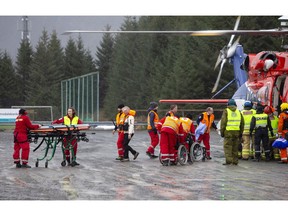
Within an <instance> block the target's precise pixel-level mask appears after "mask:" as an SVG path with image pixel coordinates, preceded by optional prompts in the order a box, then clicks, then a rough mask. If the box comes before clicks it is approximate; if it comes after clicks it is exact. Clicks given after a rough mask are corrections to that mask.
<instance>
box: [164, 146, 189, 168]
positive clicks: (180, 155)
mask: <svg viewBox="0 0 288 216" xmlns="http://www.w3.org/2000/svg"><path fill="white" fill-rule="evenodd" d="M176 150H177V151H176ZM188 159H189V152H188V150H187V148H186V147H185V145H184V144H182V143H177V144H176V145H175V161H174V162H171V161H170V165H177V164H178V163H179V164H180V165H185V164H186V163H187V161H188ZM159 161H160V163H161V164H162V165H163V161H162V158H161V153H159Z"/></svg>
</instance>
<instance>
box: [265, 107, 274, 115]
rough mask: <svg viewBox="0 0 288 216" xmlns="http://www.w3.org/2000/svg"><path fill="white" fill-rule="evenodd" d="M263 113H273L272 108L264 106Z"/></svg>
mask: <svg viewBox="0 0 288 216" xmlns="http://www.w3.org/2000/svg"><path fill="white" fill-rule="evenodd" d="M264 113H266V114H267V115H269V114H271V113H273V108H271V107H270V106H266V107H265V108H264Z"/></svg>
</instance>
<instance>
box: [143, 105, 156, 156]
mask: <svg viewBox="0 0 288 216" xmlns="http://www.w3.org/2000/svg"><path fill="white" fill-rule="evenodd" d="M157 110H158V104H157V103H156V102H151V103H150V107H149V109H148V117H147V130H148V134H149V136H150V140H151V143H150V146H149V147H148V148H147V151H146V154H147V155H148V156H149V157H150V158H151V159H153V158H157V157H158V156H156V155H155V154H154V151H155V148H156V146H157V145H158V144H159V135H158V131H157V124H158V122H159V116H158V113H157Z"/></svg>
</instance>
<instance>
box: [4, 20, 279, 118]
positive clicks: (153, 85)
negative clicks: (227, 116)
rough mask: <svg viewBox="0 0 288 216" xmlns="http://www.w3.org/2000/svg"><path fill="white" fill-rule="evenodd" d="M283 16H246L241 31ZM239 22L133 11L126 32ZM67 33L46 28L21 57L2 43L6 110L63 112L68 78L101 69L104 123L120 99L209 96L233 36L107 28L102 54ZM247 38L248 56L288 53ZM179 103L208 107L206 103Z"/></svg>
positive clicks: (271, 24) (228, 68)
mask: <svg viewBox="0 0 288 216" xmlns="http://www.w3.org/2000/svg"><path fill="white" fill-rule="evenodd" d="M278 18H279V16H275V17H274V16H273V17H272V16H261V17H260V16H245V17H241V21H240V25H239V28H238V29H272V28H277V27H279V20H278ZM235 20H236V17H235V16H142V17H131V16H130V17H126V18H125V20H124V22H123V24H122V26H121V29H120V30H123V31H133V30H135V31H137V30H151V31H152V30H157V31H161V30H163V31H164V30H167V31H169V30H171V31H172V30H179V31H180V30H182V31H185V30H219V29H227V30H232V29H233V28H234V23H235ZM104 25H105V24H104ZM110 28H111V27H110V26H106V29H107V30H109V29H110ZM61 33H62V32H60V33H59V32H58V33H57V32H55V31H53V32H47V31H45V30H43V32H42V36H41V37H40V38H39V40H38V43H37V45H36V46H35V47H32V46H31V44H30V43H29V42H28V41H25V40H23V41H21V43H20V44H19V48H18V53H17V58H16V61H15V62H13V61H12V59H11V57H10V56H9V53H7V52H6V51H5V50H2V49H1V47H0V77H1V78H0V88H1V89H0V94H1V95H0V108H9V107H11V106H13V105H19V106H24V105H29V106H33V105H34V106H53V111H54V113H55V115H56V116H59V115H60V110H61V95H60V94H61V93H60V84H61V81H62V80H65V79H69V78H73V77H76V76H81V75H84V74H88V73H91V72H95V71H96V72H99V75H100V98H99V101H100V120H110V119H111V117H112V116H115V113H116V111H117V106H118V104H120V103H124V104H125V105H128V106H130V107H131V108H133V109H136V110H146V109H147V108H148V107H149V103H150V102H151V101H159V100H160V99H201V98H207V99H208V98H211V97H212V95H213V94H212V93H211V90H212V88H213V86H214V83H215V81H216V78H217V75H218V70H219V68H217V69H216V70H215V71H214V65H215V63H216V60H217V57H218V54H219V51H220V49H222V47H223V46H225V45H227V44H228V42H229V40H230V36H216V37H192V36H189V35H178V34H177V35H172V34H112V33H105V34H103V36H102V40H101V42H100V45H99V46H98V47H97V51H96V53H91V52H90V51H89V49H85V48H84V45H83V44H84V42H83V41H82V38H81V36H79V37H78V39H77V40H73V39H72V38H70V39H69V41H68V43H67V44H64V45H63V44H61V42H60V39H59V35H58V34H61ZM91 37H93V34H91ZM240 43H241V44H242V46H243V48H244V52H245V53H257V52H260V51H263V50H271V51H281V48H280V45H281V38H280V37H272V36H241V39H240ZM232 79H233V67H232V65H229V64H226V65H225V66H224V70H223V73H222V78H221V81H220V85H219V87H218V89H220V88H221V87H223V86H225V85H226V84H227V83H228V82H229V81H231V80H232ZM235 90H236V86H235V85H232V86H230V87H229V88H228V89H226V90H225V91H224V92H223V93H222V94H221V95H219V96H218V98H231V97H232V95H233V93H234V92H235ZM35 92H37V94H35ZM206 106H207V105H204V108H205V107H206ZM168 107H169V105H166V104H160V106H159V108H160V109H168ZM180 108H183V109H194V108H200V109H201V108H203V105H202V106H200V105H181V106H180ZM111 113H112V114H111Z"/></svg>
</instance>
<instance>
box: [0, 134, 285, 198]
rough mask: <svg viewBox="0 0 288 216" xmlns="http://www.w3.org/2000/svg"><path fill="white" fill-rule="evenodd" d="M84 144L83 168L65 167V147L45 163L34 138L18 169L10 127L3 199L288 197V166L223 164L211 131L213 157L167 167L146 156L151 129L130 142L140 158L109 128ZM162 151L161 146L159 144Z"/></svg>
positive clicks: (0, 186)
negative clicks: (120, 153) (119, 145)
mask: <svg viewBox="0 0 288 216" xmlns="http://www.w3.org/2000/svg"><path fill="white" fill-rule="evenodd" d="M87 133H89V134H88V138H89V140H90V141H89V142H88V143H86V142H80V143H79V152H78V155H77V156H78V162H79V163H80V166H78V167H68V166H66V167H62V166H61V165H60V163H61V160H62V154H61V150H60V148H58V149H57V151H56V155H55V157H54V158H53V160H51V161H50V162H49V164H48V168H45V167H44V164H45V163H44V161H40V163H39V167H35V161H36V158H37V157H41V156H42V155H43V154H44V151H43V148H42V147H41V148H42V149H41V148H40V149H38V150H37V151H36V152H33V151H32V150H33V149H34V148H35V147H36V146H37V145H36V144H34V143H31V155H30V159H29V161H30V162H29V163H30V165H31V166H32V168H31V169H16V168H15V167H14V164H13V160H12V153H13V143H12V136H11V132H9V133H8V132H1V133H0V136H1V139H0V158H1V160H0V166H1V174H0V200H287V199H288V189H287V186H288V185H287V177H288V174H287V170H288V166H287V165H282V164H277V163H276V162H259V163H257V162H252V161H240V162H239V165H238V166H223V165H222V163H223V162H224V157H223V156H224V154H223V147H222V140H221V138H220V137H219V136H218V135H217V134H216V133H212V138H211V149H212V160H211V161H206V162H195V163H194V164H192V165H185V166H181V165H178V166H170V167H163V166H162V165H161V164H160V163H159V160H158V159H154V160H151V159H149V158H148V157H147V156H146V155H145V150H146V148H147V146H148V144H149V137H148V134H147V132H146V131H137V132H136V134H135V136H134V137H133V139H132V141H131V146H132V147H133V148H135V149H136V150H137V151H139V152H140V155H139V157H138V158H137V160H135V161H133V160H132V161H130V162H126V163H124V162H119V161H116V160H115V157H116V144H115V142H116V139H117V135H116V134H115V135H114V136H113V135H112V133H111V132H110V131H96V134H91V131H89V132H87ZM157 151H159V149H157Z"/></svg>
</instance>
